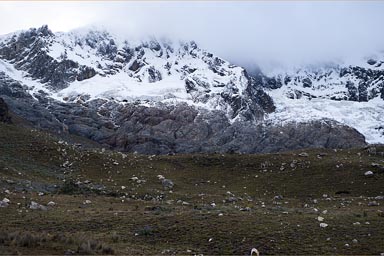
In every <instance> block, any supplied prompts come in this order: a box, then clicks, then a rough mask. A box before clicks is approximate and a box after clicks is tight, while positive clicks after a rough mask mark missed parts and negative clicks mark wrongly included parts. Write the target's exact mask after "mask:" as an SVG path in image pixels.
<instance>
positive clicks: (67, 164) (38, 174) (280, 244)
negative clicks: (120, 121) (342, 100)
mask: <svg viewBox="0 0 384 256" xmlns="http://www.w3.org/2000/svg"><path fill="white" fill-rule="evenodd" d="M72 139H73V138H72ZM74 140H76V139H74ZM82 144H83V146H81V145H79V144H68V143H66V142H64V140H61V139H60V138H57V137H55V136H53V135H49V134H46V133H44V132H39V131H36V130H31V129H27V128H21V127H17V126H14V125H5V124H0V196H1V198H0V199H2V198H6V199H9V200H10V202H9V203H4V202H5V201H7V200H3V201H2V202H3V203H2V205H3V206H5V207H1V208H0V220H1V224H0V254H64V253H66V254H130V255H138V254H145V255H148V254H164V255H170V254H182V255H194V254H204V255H209V254H215V255H223V254H231V255H233V254H236V255H247V254H249V253H250V250H251V249H252V248H257V249H258V250H259V251H260V253H261V255H271V254H284V255H286V254H292V255H300V254H301V255H303V254H305V255H319V254H349V255H352V254H353V255H362V254H363V255H372V254H373V255H379V254H380V253H384V244H383V240H384V187H383V182H384V147H383V146H370V147H368V148H357V149H350V150H347V149H344V150H326V149H308V150H303V151H294V152H286V153H280V154H265V155H237V154H232V155H221V154H210V155H206V154H193V155H174V156H144V155H135V154H122V153H119V152H112V151H108V150H103V149H100V148H93V149H92V148H87V147H85V144H86V142H82ZM368 171H371V172H368ZM158 175H162V176H164V177H165V179H167V180H163V182H162V181H161V180H160V179H159V176H158ZM172 183H173V184H172ZM32 201H33V202H36V204H33V203H32V208H37V209H31V202H32Z"/></svg>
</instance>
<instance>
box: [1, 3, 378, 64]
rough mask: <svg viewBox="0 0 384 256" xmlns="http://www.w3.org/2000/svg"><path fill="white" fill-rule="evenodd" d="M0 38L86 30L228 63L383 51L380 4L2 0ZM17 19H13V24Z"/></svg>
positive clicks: (311, 59) (318, 58) (292, 61)
mask: <svg viewBox="0 0 384 256" xmlns="http://www.w3.org/2000/svg"><path fill="white" fill-rule="evenodd" d="M0 6H1V9H0V22H1V24H3V25H2V28H1V31H0V32H1V33H7V32H11V31H12V30H16V29H22V28H24V29H25V28H29V27H33V26H39V25H41V24H48V25H49V26H50V27H51V28H52V29H53V30H69V29H73V28H76V27H82V26H85V25H90V24H94V25H96V26H103V27H105V28H107V29H110V30H112V31H113V32H115V33H119V34H123V35H125V36H127V37H137V36H146V35H155V36H163V35H165V36H168V37H170V38H175V39H182V40H195V41H197V42H199V43H200V45H201V46H202V47H204V48H206V49H208V50H209V51H212V52H214V53H216V54H217V55H219V56H222V57H224V58H227V59H229V60H231V61H234V62H236V63H240V64H241V63H285V64H287V63H288V64H297V63H301V62H314V61H325V60H329V59H335V58H352V57H357V56H362V55H367V54H370V53H374V52H376V51H378V50H384V33H382V24H384V15H383V13H384V2H380V1H372V2H368V1H361V2H357V1H345V2H344V1H343V2H341V1H336V2H331V1H292V2H291V1H265V2H263V1H253V2H248V1H240V2H239V1H233V2H230V1H223V2H220V1H217V2H213V1H208V2H203V1H197V2H193V1H186V2H182V1H179V2H173V1H167V2H158V1H153V2H152V1H142V2H139V1H137V2H132V1H127V2H119V1H118V2H108V1H104V2H16V3H12V2H3V3H0ZM15 17H17V18H15Z"/></svg>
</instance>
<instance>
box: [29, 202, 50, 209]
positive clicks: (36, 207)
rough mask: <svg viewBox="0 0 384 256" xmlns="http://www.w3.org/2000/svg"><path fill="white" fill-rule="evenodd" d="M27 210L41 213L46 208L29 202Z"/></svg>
mask: <svg viewBox="0 0 384 256" xmlns="http://www.w3.org/2000/svg"><path fill="white" fill-rule="evenodd" d="M29 209H31V210H42V211H46V210H47V207H45V206H44V205H41V204H39V203H36V202H35V201H31V204H30V205H29Z"/></svg>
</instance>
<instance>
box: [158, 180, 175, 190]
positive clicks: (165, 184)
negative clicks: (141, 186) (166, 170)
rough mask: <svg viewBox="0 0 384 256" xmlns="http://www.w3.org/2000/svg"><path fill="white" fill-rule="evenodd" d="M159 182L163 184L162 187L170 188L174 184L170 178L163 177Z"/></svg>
mask: <svg viewBox="0 0 384 256" xmlns="http://www.w3.org/2000/svg"><path fill="white" fill-rule="evenodd" d="M161 184H162V185H163V187H164V188H165V189H172V188H173V187H174V186H175V184H174V183H173V181H172V180H170V179H163V180H162V181H161Z"/></svg>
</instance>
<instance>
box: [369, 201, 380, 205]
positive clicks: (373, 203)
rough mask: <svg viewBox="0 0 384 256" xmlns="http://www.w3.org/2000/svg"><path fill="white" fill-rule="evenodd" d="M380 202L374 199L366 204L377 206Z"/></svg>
mask: <svg viewBox="0 0 384 256" xmlns="http://www.w3.org/2000/svg"><path fill="white" fill-rule="evenodd" d="M379 205H380V204H379V203H378V202H376V201H371V202H368V206H379Z"/></svg>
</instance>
